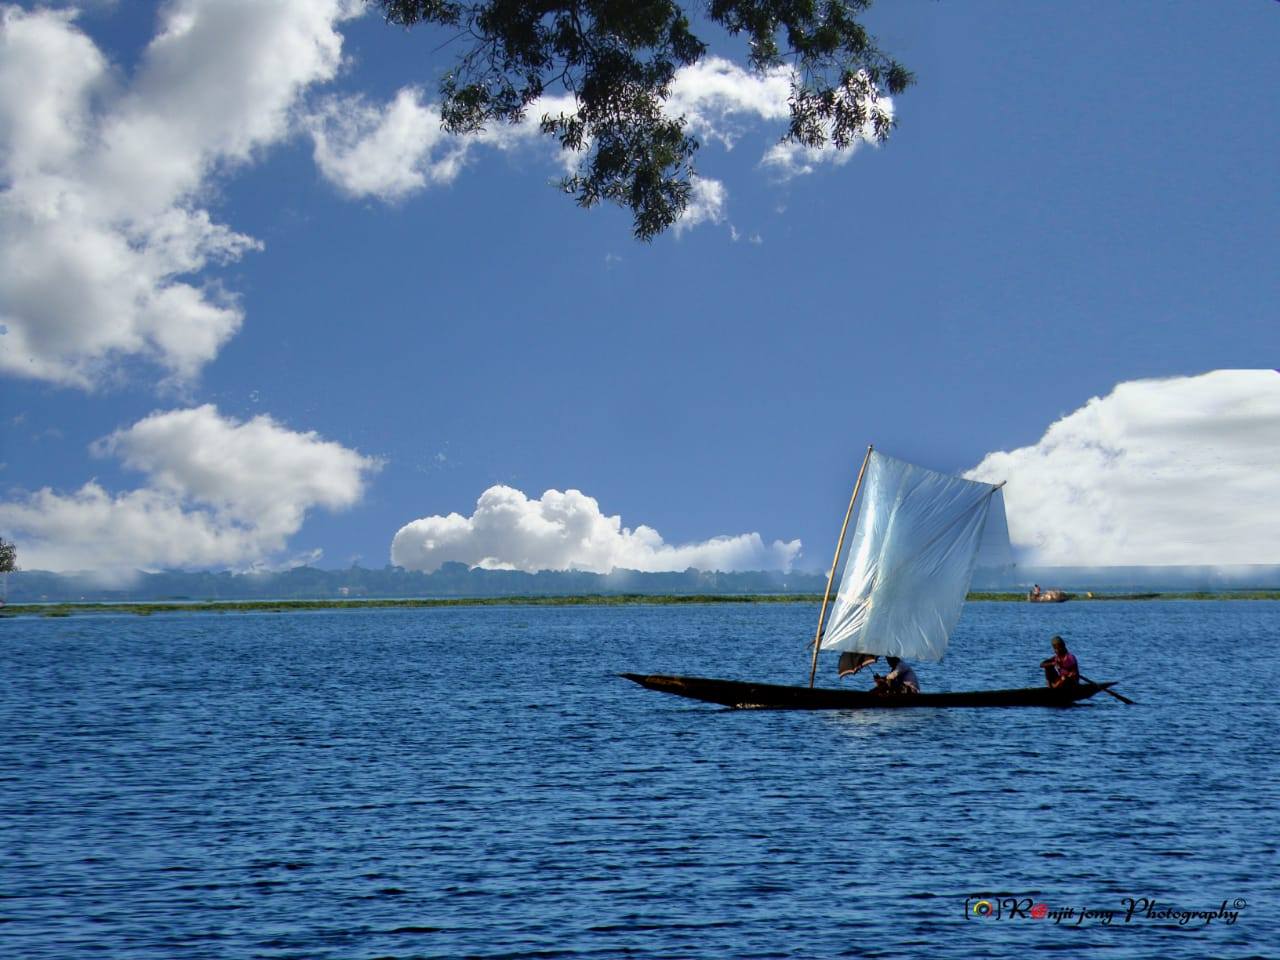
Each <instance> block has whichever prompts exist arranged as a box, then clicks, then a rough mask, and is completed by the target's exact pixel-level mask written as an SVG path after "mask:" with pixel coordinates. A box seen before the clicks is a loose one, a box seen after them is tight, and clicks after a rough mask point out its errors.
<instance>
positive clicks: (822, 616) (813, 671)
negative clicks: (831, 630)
mask: <svg viewBox="0 0 1280 960" xmlns="http://www.w3.org/2000/svg"><path fill="white" fill-rule="evenodd" d="M871 448H872V444H870V443H869V444H867V455H866V456H865V457H863V458H862V468H861V469H860V470H859V471H858V479H857V482H856V483H854V485H853V496H851V497H850V498H849V509H848V510H846V511H845V512H844V523H843V524H842V525H841V526H840V539H839V540H837V541H836V556H835V559H834V560H832V561H831V572H830V573H829V574H827V589H826V592H825V593H823V594H822V609H821V610H820V611H819V612H818V632H817V633H816V634H814V637H813V664H812V666H810V667H809V689H813V678H814V677H816V676H817V675H818V647H819V645H820V644H821V643H822V628H823V626H824V625H825V624H826V622H827V601H829V600H830V599H831V583H832V581H834V580H835V578H836V567H837V566H839V565H840V551H841V550H843V549H844V534H845V531H846V530H848V529H849V518H850V517H851V516H853V503H854V501H855V500H857V499H858V491H859V490H860V489H861V488H862V475H863V474H864V473H866V472H867V463H868V462H869V461H870V460H871Z"/></svg>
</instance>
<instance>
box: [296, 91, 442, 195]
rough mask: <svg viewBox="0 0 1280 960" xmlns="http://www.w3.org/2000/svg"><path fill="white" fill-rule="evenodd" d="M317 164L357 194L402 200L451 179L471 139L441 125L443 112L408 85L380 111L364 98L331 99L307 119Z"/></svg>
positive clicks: (327, 175)
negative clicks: (454, 133)
mask: <svg viewBox="0 0 1280 960" xmlns="http://www.w3.org/2000/svg"><path fill="white" fill-rule="evenodd" d="M308 126H309V127H310V130H311V136H312V139H313V141H314V143H315V149H314V156H315V161H316V166H317V167H319V169H320V173H321V174H322V175H323V176H324V178H325V179H326V180H328V181H329V182H330V183H332V184H334V185H335V186H337V187H338V188H339V189H341V190H342V191H343V192H344V193H347V194H350V195H351V196H354V197H365V196H373V197H377V198H378V199H380V200H385V201H388V202H391V201H395V200H399V199H401V198H403V197H406V196H408V195H409V194H411V193H416V192H417V191H419V190H422V189H424V188H425V187H427V186H432V185H437V184H445V183H450V182H452V181H453V180H454V179H455V178H456V177H457V176H458V174H459V173H460V172H461V170H462V165H463V162H464V161H465V159H466V154H467V144H466V142H465V141H464V140H462V139H460V138H458V137H452V136H449V135H448V134H446V133H445V132H444V131H443V130H441V129H440V111H439V109H438V108H437V107H435V106H434V105H431V104H425V103H423V102H422V99H421V92H420V91H418V90H417V89H415V88H412V87H405V88H404V89H402V90H401V91H400V92H399V93H397V94H396V96H395V98H394V99H393V100H392V101H391V102H390V103H388V104H387V105H386V107H384V108H382V109H381V110H379V109H378V108H377V107H374V106H371V105H370V104H369V103H368V102H367V101H365V100H364V99H363V98H360V97H348V98H331V99H329V100H328V101H326V103H325V104H324V106H323V108H322V109H321V110H320V111H319V112H318V113H316V114H313V115H312V116H311V117H310V118H309V120H308Z"/></svg>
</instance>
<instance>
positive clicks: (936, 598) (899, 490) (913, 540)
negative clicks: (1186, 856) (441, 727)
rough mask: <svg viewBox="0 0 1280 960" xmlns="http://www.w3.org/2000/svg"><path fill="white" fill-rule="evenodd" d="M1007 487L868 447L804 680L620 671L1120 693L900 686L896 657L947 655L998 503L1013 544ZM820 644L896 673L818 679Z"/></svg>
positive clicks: (831, 692) (775, 692)
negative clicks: (882, 663) (882, 661)
mask: <svg viewBox="0 0 1280 960" xmlns="http://www.w3.org/2000/svg"><path fill="white" fill-rule="evenodd" d="M864 476H865V477H866V479H867V488H868V489H867V493H866V495H865V496H864V497H863V499H862V507H861V510H860V511H859V514H858V522H857V525H856V527H855V529H854V532H853V538H852V544H851V546H850V547H849V553H848V560H847V563H846V564H845V565H844V576H843V578H842V580H841V582H840V589H839V591H838V592H837V594H836V596H835V599H834V605H833V606H832V612H831V619H830V621H829V622H828V620H827V604H828V602H829V601H830V600H831V599H832V598H831V587H832V584H833V583H834V582H835V575H836V570H837V568H839V567H840V558H841V556H842V554H843V551H844V540H845V533H846V532H847V531H848V529H849V519H850V517H851V516H852V515H853V508H854V505H855V503H857V502H858V494H859V491H860V490H861V489H862V482H863V478H864ZM1003 486H1004V484H1003V483H995V484H992V483H984V482H982V481H978V480H970V479H967V478H964V477H955V476H950V475H948V474H944V473H938V472H937V471H934V470H929V469H926V468H925V467H920V466H916V465H915V464H911V463H907V462H905V461H902V460H897V459H895V458H893V457H887V456H885V455H884V454H882V453H879V452H878V451H874V450H873V448H872V447H870V446H868V447H867V455H866V457H865V458H864V459H863V461H862V467H861V469H860V470H859V471H858V479H857V481H856V482H855V483H854V485H853V496H851V497H850V498H849V508H848V510H846V511H845V515H844V524H843V526H841V528H840V537H839V539H838V540H837V541H836V553H835V558H834V559H833V560H832V563H831V571H830V573H829V574H828V576H827V589H826V591H825V592H824V594H823V597H822V607H821V609H820V610H819V613H818V630H817V633H816V634H814V638H813V644H812V650H813V659H812V663H811V665H810V668H809V685H808V686H807V687H788V686H779V685H776V684H770V683H752V682H745V681H740V680H716V679H712V678H710V677H686V676H671V675H666V674H639V673H624V674H622V676H623V677H625V678H626V679H628V680H631V681H633V682H635V683H638V684H640V686H642V687H645V688H647V689H649V690H657V691H660V692H662V693H671V694H675V695H676V696H681V697H689V698H691V699H694V700H703V701H706V702H709V703H719V704H723V705H724V706H727V707H735V708H747V707H755V708H766V709H783V710H786V709H789V710H867V709H880V710H883V709H901V708H906V707H1065V706H1069V705H1071V704H1072V703H1075V702H1076V701H1077V700H1085V699H1087V698H1089V697H1092V696H1093V695H1094V694H1096V693H1098V692H1099V691H1106V692H1108V693H1110V694H1111V696H1113V697H1116V698H1117V699H1125V698H1123V697H1121V696H1120V694H1118V693H1115V692H1113V691H1111V690H1110V689H1109V688H1110V687H1111V686H1112V684H1110V683H1094V682H1092V681H1086V682H1084V683H1081V684H1080V685H1078V686H1075V687H1067V688H1058V689H1050V688H1049V687H1026V688H1021V689H1012V690H975V691H966V692H957V693H911V692H905V693H904V692H898V691H900V690H902V687H903V685H904V684H908V685H914V675H913V674H912V673H910V672H909V668H908V669H907V670H906V671H904V670H902V666H901V663H900V661H902V660H904V659H911V660H933V661H938V660H941V659H942V657H943V655H944V654H945V653H946V649H947V644H948V643H949V641H950V639H951V632H952V630H954V629H955V626H956V623H957V621H958V620H959V619H960V611H961V608H962V607H963V606H964V601H965V597H966V596H967V594H968V592H969V584H970V582H971V581H972V579H973V569H974V565H975V563H976V558H977V554H978V551H979V549H980V548H981V547H982V546H983V543H984V542H987V543H989V542H990V539H989V531H988V525H987V519H988V515H989V514H990V513H992V510H991V506H992V504H993V503H997V504H999V507H998V509H997V510H996V511H995V515H996V516H997V517H998V522H997V524H995V525H994V526H998V527H999V528H1000V529H999V531H998V532H999V535H1000V537H1002V539H1003V547H1004V550H1005V553H1006V554H1007V552H1008V546H1009V544H1008V541H1009V531H1008V527H1007V526H1006V525H1005V522H1004V516H1005V514H1004V506H1003V500H1002V499H1001V498H1002V494H1001V493H1000V490H1001V488H1002V487H1003ZM984 538H985V539H984ZM1055 592H1059V593H1060V591H1055ZM1044 599H1046V600H1047V599H1048V597H1047V596H1046V597H1044ZM1062 599H1064V600H1065V599H1066V596H1065V595H1063V596H1062ZM821 650H827V651H831V652H837V653H840V655H841V661H840V663H838V664H836V668H837V671H838V672H839V674H840V676H841V677H842V678H843V677H846V676H853V675H855V674H857V672H858V671H859V670H861V669H862V668H863V667H865V666H867V665H868V664H870V663H872V662H874V661H875V660H877V659H878V658H880V657H885V658H886V660H892V661H893V664H891V666H893V667H894V672H893V673H891V674H890V675H889V676H888V677H876V689H875V690H874V691H867V690H852V689H850V690H835V689H823V688H821V687H817V688H815V686H814V678H815V676H816V673H817V669H818V654H819V652H820V651H821ZM1126 702H1128V701H1126Z"/></svg>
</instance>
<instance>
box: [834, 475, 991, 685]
mask: <svg viewBox="0 0 1280 960" xmlns="http://www.w3.org/2000/svg"><path fill="white" fill-rule="evenodd" d="M997 489H998V488H997V487H994V486H993V485H991V484H989V483H978V482H975V481H973V480H963V479H961V478H960V477H952V476H948V475H947V474H945V473H937V472H935V471H933V470H926V469H925V468H924V467H917V466H915V465H914V464H910V463H905V462H903V461H902V460H895V459H894V458H893V457H887V456H885V455H884V454H882V453H880V452H879V451H876V452H873V453H872V454H871V462H870V463H869V464H867V475H866V478H865V480H864V481H863V488H862V505H861V508H860V509H859V511H858V524H857V526H856V528H855V529H854V532H853V538H852V540H851V542H850V545H849V559H848V560H847V561H846V563H845V570H844V576H843V578H842V579H841V581H840V590H839V593H837V595H836V599H835V603H834V606H833V607H832V611H831V618H830V620H829V621H828V624H827V627H826V629H825V631H824V632H823V637H822V649H824V650H857V651H860V652H862V653H874V654H878V655H881V656H886V655H888V656H897V657H905V658H907V659H911V660H941V659H942V655H943V654H944V653H945V652H946V650H947V641H948V639H949V638H950V636H951V631H952V630H954V629H955V625H956V621H958V620H959V619H960V608H961V607H962V606H963V605H964V598H965V595H966V594H967V593H968V592H969V581H970V580H971V579H972V578H973V568H974V564H975V561H976V558H977V553H978V546H979V544H980V543H981V542H982V535H983V530H984V528H985V526H986V520H987V513H988V510H989V509H990V507H991V501H992V494H993V493H994V492H995V491H996V490H997Z"/></svg>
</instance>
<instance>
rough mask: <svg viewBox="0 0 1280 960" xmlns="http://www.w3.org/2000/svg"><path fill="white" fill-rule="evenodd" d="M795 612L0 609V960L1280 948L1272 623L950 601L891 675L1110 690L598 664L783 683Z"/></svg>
mask: <svg viewBox="0 0 1280 960" xmlns="http://www.w3.org/2000/svg"><path fill="white" fill-rule="evenodd" d="M816 614H817V611H816V607H815V606H813V605H810V604H777V605H772V604H767V605H766V604H761V605H715V606H668V607H559V608H553V607H477V608H454V609H433V610H386V611H376V610H371V611H356V612H319V611H318V612H304V613H289V614H176V613H175V614H161V615H155V616H151V617H134V616H84V617H72V618H69V619H40V618H14V619H8V620H4V621H0V732H2V734H3V735H2V736H0V857H2V858H3V859H2V860H0V956H4V957H15V958H24V960H36V958H50V960H78V958H89V957H111V958H140V960H141V958H146V960H151V958H155V960H162V958H163V960H169V958H175V957H183V958H188V957H190V958H200V957H209V958H215V957H216V958H224V957H263V958H284V957H297V958H308V960H315V958H344V960H346V958H375V957H398V958H409V957H441V958H446V957H447V958H455V957H486V958H497V957H543V958H547V957H619V956H633V957H683V958H694V957H696V958H702V957H706V958H724V957H836V956H850V957H859V956H865V957H921V956H929V957H945V958H951V957H955V958H962V957H973V956H1021V955H1024V954H1025V953H1026V952H1028V950H1029V949H1031V948H1035V947H1041V948H1048V949H1054V950H1057V951H1060V954H1061V955H1062V956H1064V957H1091V956H1100V957H1116V958H1121V957H1123V958H1131V957H1152V958H1155V957H1160V958H1188V960H1192V958H1194V960H1200V958H1205V957H1219V958H1235V957H1264V956H1265V957H1275V956H1277V955H1280V946H1278V945H1280V870H1278V866H1280V857H1278V856H1277V844H1278V843H1280V782H1278V781H1280V776H1278V773H1277V764H1276V759H1275V753H1276V747H1275V745H1276V742H1277V736H1278V735H1280V706H1278V705H1277V696H1276V690H1277V685H1278V681H1280V670H1278V669H1277V665H1276V656H1275V645H1276V641H1277V639H1280V604H1276V603H1268V602H1225V603H1192V602H1161V603H1105V604H1104V603H1092V604H1090V603H1075V604H1072V603H1068V604H1064V605H1052V606H1047V607H1045V606H1031V605H1028V604H970V605H969V606H968V607H966V610H965V614H964V617H963V619H962V622H961V627H960V629H959V631H958V632H957V634H956V636H955V637H954V638H953V642H952V647H951V653H950V655H949V657H948V659H947V660H946V661H945V662H944V663H943V664H940V665H933V664H929V665H923V666H920V667H919V669H918V672H919V675H920V679H921V682H922V684H923V685H924V686H925V688H926V689H931V690H943V689H966V688H982V687H1007V686H1031V685H1036V684H1038V683H1040V682H1042V678H1041V675H1040V671H1039V669H1038V668H1037V666H1036V664H1037V663H1038V661H1039V660H1040V659H1042V658H1043V657H1045V656H1047V655H1048V652H1049V651H1048V637H1049V636H1050V635H1051V634H1053V633H1061V634H1063V635H1064V636H1065V637H1066V638H1067V640H1068V643H1069V644H1070V645H1071V647H1072V649H1073V650H1074V651H1075V652H1076V653H1077V654H1078V656H1079V658H1080V662H1081V668H1082V671H1083V672H1084V673H1085V674H1086V675H1087V676H1091V677H1094V678H1097V679H1120V680H1123V681H1125V683H1124V684H1123V685H1122V687H1121V688H1120V689H1121V690H1122V691H1123V692H1125V693H1127V694H1128V695H1129V696H1131V697H1132V698H1133V699H1135V700H1138V701H1140V705H1139V706H1125V705H1123V704H1121V703H1118V702H1117V701H1115V700H1113V699H1111V698H1109V697H1106V696H1098V697H1096V698H1095V699H1093V700H1091V701H1088V702H1087V703H1085V704H1082V705H1080V706H1077V707H1074V708H1071V709H1069V710H1048V709H1019V710H1005V711H1001V710H990V709H988V710H911V711H902V712H894V711H886V712H874V711H871V712H833V713H823V712H814V713H804V712H801V713H786V712H753V711H728V710H724V709H721V708H719V707H714V706H710V705H704V704H698V703H694V702H692V701H685V700H680V699H678V698H674V697H669V696H664V695H662V694H658V693H653V692H650V691H646V690H642V689H640V688H639V687H636V686H634V685H632V684H630V683H628V682H626V681H624V680H621V679H618V678H617V677H616V676H615V675H614V674H615V673H616V672H617V671H620V670H630V671H638V672H671V673H693V674H702V675H710V676H723V677H733V678H738V679H761V680H768V681H773V682H781V683H803V682H805V680H806V679H807V673H808V658H807V653H806V649H805V646H806V642H807V640H808V638H809V637H810V636H811V635H812V630H813V625H814V622H815V621H816ZM830 666H831V665H830V664H826V669H825V670H824V676H825V680H824V682H826V683H833V682H834V678H833V676H832V674H831V669H830ZM868 683H869V680H868V679H865V678H863V677H859V678H857V683H856V685H858V686H865V685H868ZM1002 898H1007V899H1005V900H1004V902H1002ZM1126 898H1131V899H1132V900H1134V901H1136V903H1135V907H1136V912H1135V913H1134V914H1133V915H1132V916H1130V917H1129V919H1128V922H1126V908H1127V904H1126V902H1125V901H1126ZM1143 898H1147V899H1148V900H1154V901H1156V903H1155V906H1154V909H1152V910H1146V909H1145V907H1147V906H1149V904H1143V903H1142V899H1143ZM979 899H987V900H990V901H991V903H992V913H991V915H990V916H987V917H978V916H975V915H974V906H975V903H976V901H977V900H979ZM1224 901H1225V903H1226V908H1227V911H1238V915H1237V918H1236V920H1235V922H1234V923H1232V922H1228V921H1229V917H1223V916H1216V917H1215V918H1214V919H1212V920H1210V921H1209V922H1207V923H1206V922H1205V920H1204V919H1203V918H1201V917H1193V918H1191V919H1189V920H1187V921H1186V922H1185V923H1180V922H1179V917H1178V916H1176V914H1178V913H1182V914H1183V915H1184V916H1185V915H1186V914H1187V913H1191V912H1198V911H1206V912H1207V911H1219V912H1220V911H1221V908H1222V904H1223V902H1224ZM1040 903H1043V904H1045V909H1047V910H1048V911H1049V913H1048V915H1046V916H1044V917H1040V918H1033V917H1031V916H1029V915H1023V914H1022V910H1024V909H1026V908H1028V907H1030V906H1031V905H1032V904H1040ZM1237 905H1238V906H1237ZM1010 906H1014V907H1015V908H1017V909H1015V910H1014V911H1013V915H1010V911H1009V907H1010ZM979 909H983V908H979ZM1068 909H1071V910H1074V911H1075V913H1074V914H1068V913H1067V910H1068ZM1170 909H1172V910H1173V912H1174V914H1175V915H1169V914H1167V913H1166V911H1168V910H1170ZM1082 910H1090V911H1095V912H1096V915H1091V916H1089V917H1086V918H1085V919H1083V920H1082V921H1080V922H1077V920H1078V919H1079V918H1080V911H1082ZM1107 911H1114V913H1113V914H1112V917H1111V922H1109V923H1108V922H1106V912H1107Z"/></svg>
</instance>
